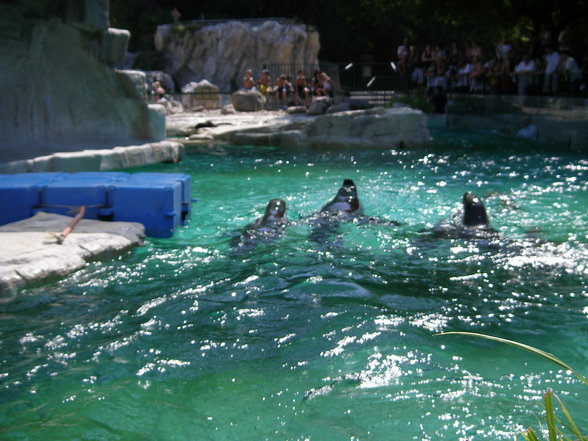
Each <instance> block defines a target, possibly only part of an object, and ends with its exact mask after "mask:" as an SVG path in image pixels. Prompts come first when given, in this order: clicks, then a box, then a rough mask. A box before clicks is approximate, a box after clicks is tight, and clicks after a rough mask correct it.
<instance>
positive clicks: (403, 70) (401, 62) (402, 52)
mask: <svg viewBox="0 0 588 441" xmlns="http://www.w3.org/2000/svg"><path fill="white" fill-rule="evenodd" d="M396 56H397V61H398V63H397V64H398V73H399V74H400V75H401V76H402V77H405V76H406V75H407V73H408V71H407V69H408V56H409V45H408V38H405V39H404V40H403V42H402V44H401V45H400V46H398V49H397V50H396Z"/></svg>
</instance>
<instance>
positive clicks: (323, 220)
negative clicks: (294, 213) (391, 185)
mask: <svg viewBox="0 0 588 441" xmlns="http://www.w3.org/2000/svg"><path fill="white" fill-rule="evenodd" d="M341 222H354V223H357V224H378V225H393V226H398V225H400V223H399V222H396V221H389V220H385V219H378V218H374V217H367V216H364V215H363V205H362V203H361V201H360V200H359V197H358V196H357V187H356V185H355V182H353V180H352V179H345V180H344V181H343V185H341V187H340V188H339V190H338V191H337V194H336V195H335V197H334V198H333V199H332V200H331V201H330V202H328V203H327V204H326V205H325V206H323V208H321V210H320V212H319V213H318V214H317V215H315V216H313V217H312V224H313V228H312V232H311V234H310V238H311V239H312V240H313V241H315V242H319V243H327V242H330V241H331V236H333V235H335V234H338V233H339V225H340V224H341Z"/></svg>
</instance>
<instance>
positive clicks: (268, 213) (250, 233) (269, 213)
mask: <svg viewBox="0 0 588 441" xmlns="http://www.w3.org/2000/svg"><path fill="white" fill-rule="evenodd" d="M287 224H288V220H287V218H286V201H284V200H283V199H272V200H270V201H269V202H268V204H267V206H266V207H265V212H264V214H263V217H261V218H259V219H257V220H256V221H255V222H254V223H253V224H251V225H248V226H247V227H245V230H244V231H243V232H242V233H241V234H240V235H239V236H236V237H234V238H233V240H232V241H231V245H232V246H233V247H236V248H239V249H240V250H241V251H249V250H252V249H253V248H255V247H256V246H257V245H258V244H259V243H260V242H269V241H272V240H276V239H279V238H280V237H281V236H282V235H283V234H284V231H285V229H286V226H287Z"/></svg>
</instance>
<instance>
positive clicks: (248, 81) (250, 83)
mask: <svg viewBox="0 0 588 441" xmlns="http://www.w3.org/2000/svg"><path fill="white" fill-rule="evenodd" d="M243 89H245V90H254V89H255V80H254V79H253V74H252V72H251V69H247V70H246V71H245V76H244V77H243Z"/></svg>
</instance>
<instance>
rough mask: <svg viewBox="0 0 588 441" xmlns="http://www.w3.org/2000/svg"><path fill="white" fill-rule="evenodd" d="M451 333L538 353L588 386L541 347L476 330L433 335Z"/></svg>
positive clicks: (564, 364)
mask: <svg viewBox="0 0 588 441" xmlns="http://www.w3.org/2000/svg"><path fill="white" fill-rule="evenodd" d="M451 334H459V335H469V336H472V337H479V338H484V339H486V340H493V341H497V342H499V343H505V344H508V345H511V346H516V347H517V348H520V349H524V350H525V351H529V352H531V353H533V354H535V355H538V356H540V357H543V358H545V359H546V360H549V361H551V362H552V363H555V364H556V365H558V366H560V367H562V368H564V369H566V370H568V371H571V372H572V373H573V374H574V375H575V376H576V377H578V378H579V379H580V380H581V381H582V382H583V383H584V384H585V385H587V386H588V380H587V379H586V378H584V377H583V376H582V375H581V374H580V373H579V372H578V371H576V370H574V369H572V368H571V367H570V366H569V365H568V364H567V363H565V362H564V361H562V360H560V359H559V358H557V357H556V356H555V355H553V354H550V353H549V352H545V351H542V350H541V349H537V348H535V347H533V346H529V345H526V344H524V343H519V342H518V341H514V340H507V339H506V338H500V337H494V336H492V335H486V334H479V333H477V332H462V331H451V332H442V333H440V334H435V335H451Z"/></svg>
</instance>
